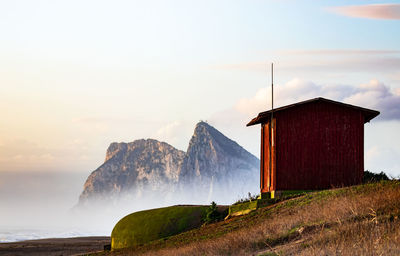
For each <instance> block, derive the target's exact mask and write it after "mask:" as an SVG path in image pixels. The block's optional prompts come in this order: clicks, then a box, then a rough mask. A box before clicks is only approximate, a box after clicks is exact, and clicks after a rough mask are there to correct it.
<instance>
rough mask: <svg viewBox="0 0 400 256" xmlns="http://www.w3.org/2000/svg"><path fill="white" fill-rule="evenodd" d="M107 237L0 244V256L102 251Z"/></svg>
mask: <svg viewBox="0 0 400 256" xmlns="http://www.w3.org/2000/svg"><path fill="white" fill-rule="evenodd" d="M107 244H111V238H110V237H109V236H88V237H70V238H44V239H37V240H25V241H19V242H5V243H0V255H1V256H3V255H14V256H16V255H30V256H33V255H50V256H51V255H79V254H85V253H91V252H97V251H103V250H104V245H107Z"/></svg>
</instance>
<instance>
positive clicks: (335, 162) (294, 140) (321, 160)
mask: <svg viewBox="0 0 400 256" xmlns="http://www.w3.org/2000/svg"><path fill="white" fill-rule="evenodd" d="M274 121H276V122H275V125H274V126H275V130H274V133H273V134H274V137H275V146H274V147H273V151H272V154H273V159H272V166H273V168H272V173H271V175H272V187H271V190H296V189H323V188H330V187H338V186H348V185H353V184H358V183H360V182H361V180H362V174H363V171H364V151H363V150H364V149H363V148H364V145H363V140H364V116H363V114H362V113H361V112H360V111H358V110H356V109H349V108H346V107H343V106H338V105H335V104H329V103H326V102H314V103H310V104H305V105H301V106H298V107H296V108H290V109H287V110H284V111H280V112H278V113H276V119H274ZM268 133H269V123H266V124H265V125H264V128H262V134H263V135H262V152H261V158H262V163H263V164H262V166H261V173H262V174H261V180H262V181H261V191H262V192H268V191H269V188H268V187H267V185H268V184H269V183H268V177H269V173H268V172H269V134H268Z"/></svg>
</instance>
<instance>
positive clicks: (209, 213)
mask: <svg viewBox="0 0 400 256" xmlns="http://www.w3.org/2000/svg"><path fill="white" fill-rule="evenodd" d="M221 219H222V215H221V213H220V212H219V211H218V207H217V204H216V203H215V202H214V201H213V202H211V205H210V207H208V208H207V210H206V215H205V217H204V222H205V223H207V224H208V223H213V222H217V221H219V220H221Z"/></svg>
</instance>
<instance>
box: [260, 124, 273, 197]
mask: <svg viewBox="0 0 400 256" xmlns="http://www.w3.org/2000/svg"><path fill="white" fill-rule="evenodd" d="M273 121H274V126H273V132H272V134H273V136H274V142H275V143H274V145H273V146H272V155H271V156H272V163H271V167H272V172H271V187H269V184H270V180H269V177H270V173H269V172H270V170H269V161H270V157H269V125H270V123H269V122H268V123H266V124H263V125H262V127H263V128H262V134H263V135H262V136H261V140H262V141H261V145H262V146H261V171H260V173H261V177H260V178H261V182H260V184H261V192H269V191H271V190H275V186H276V145H277V144H276V138H277V136H276V131H277V130H276V119H275V118H274V120H273Z"/></svg>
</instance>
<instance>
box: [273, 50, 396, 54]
mask: <svg viewBox="0 0 400 256" xmlns="http://www.w3.org/2000/svg"><path fill="white" fill-rule="evenodd" d="M276 53H277V54H279V55H388V54H400V51H399V50H373V49H370V50H358V49H315V50H281V51H277V52H276Z"/></svg>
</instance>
